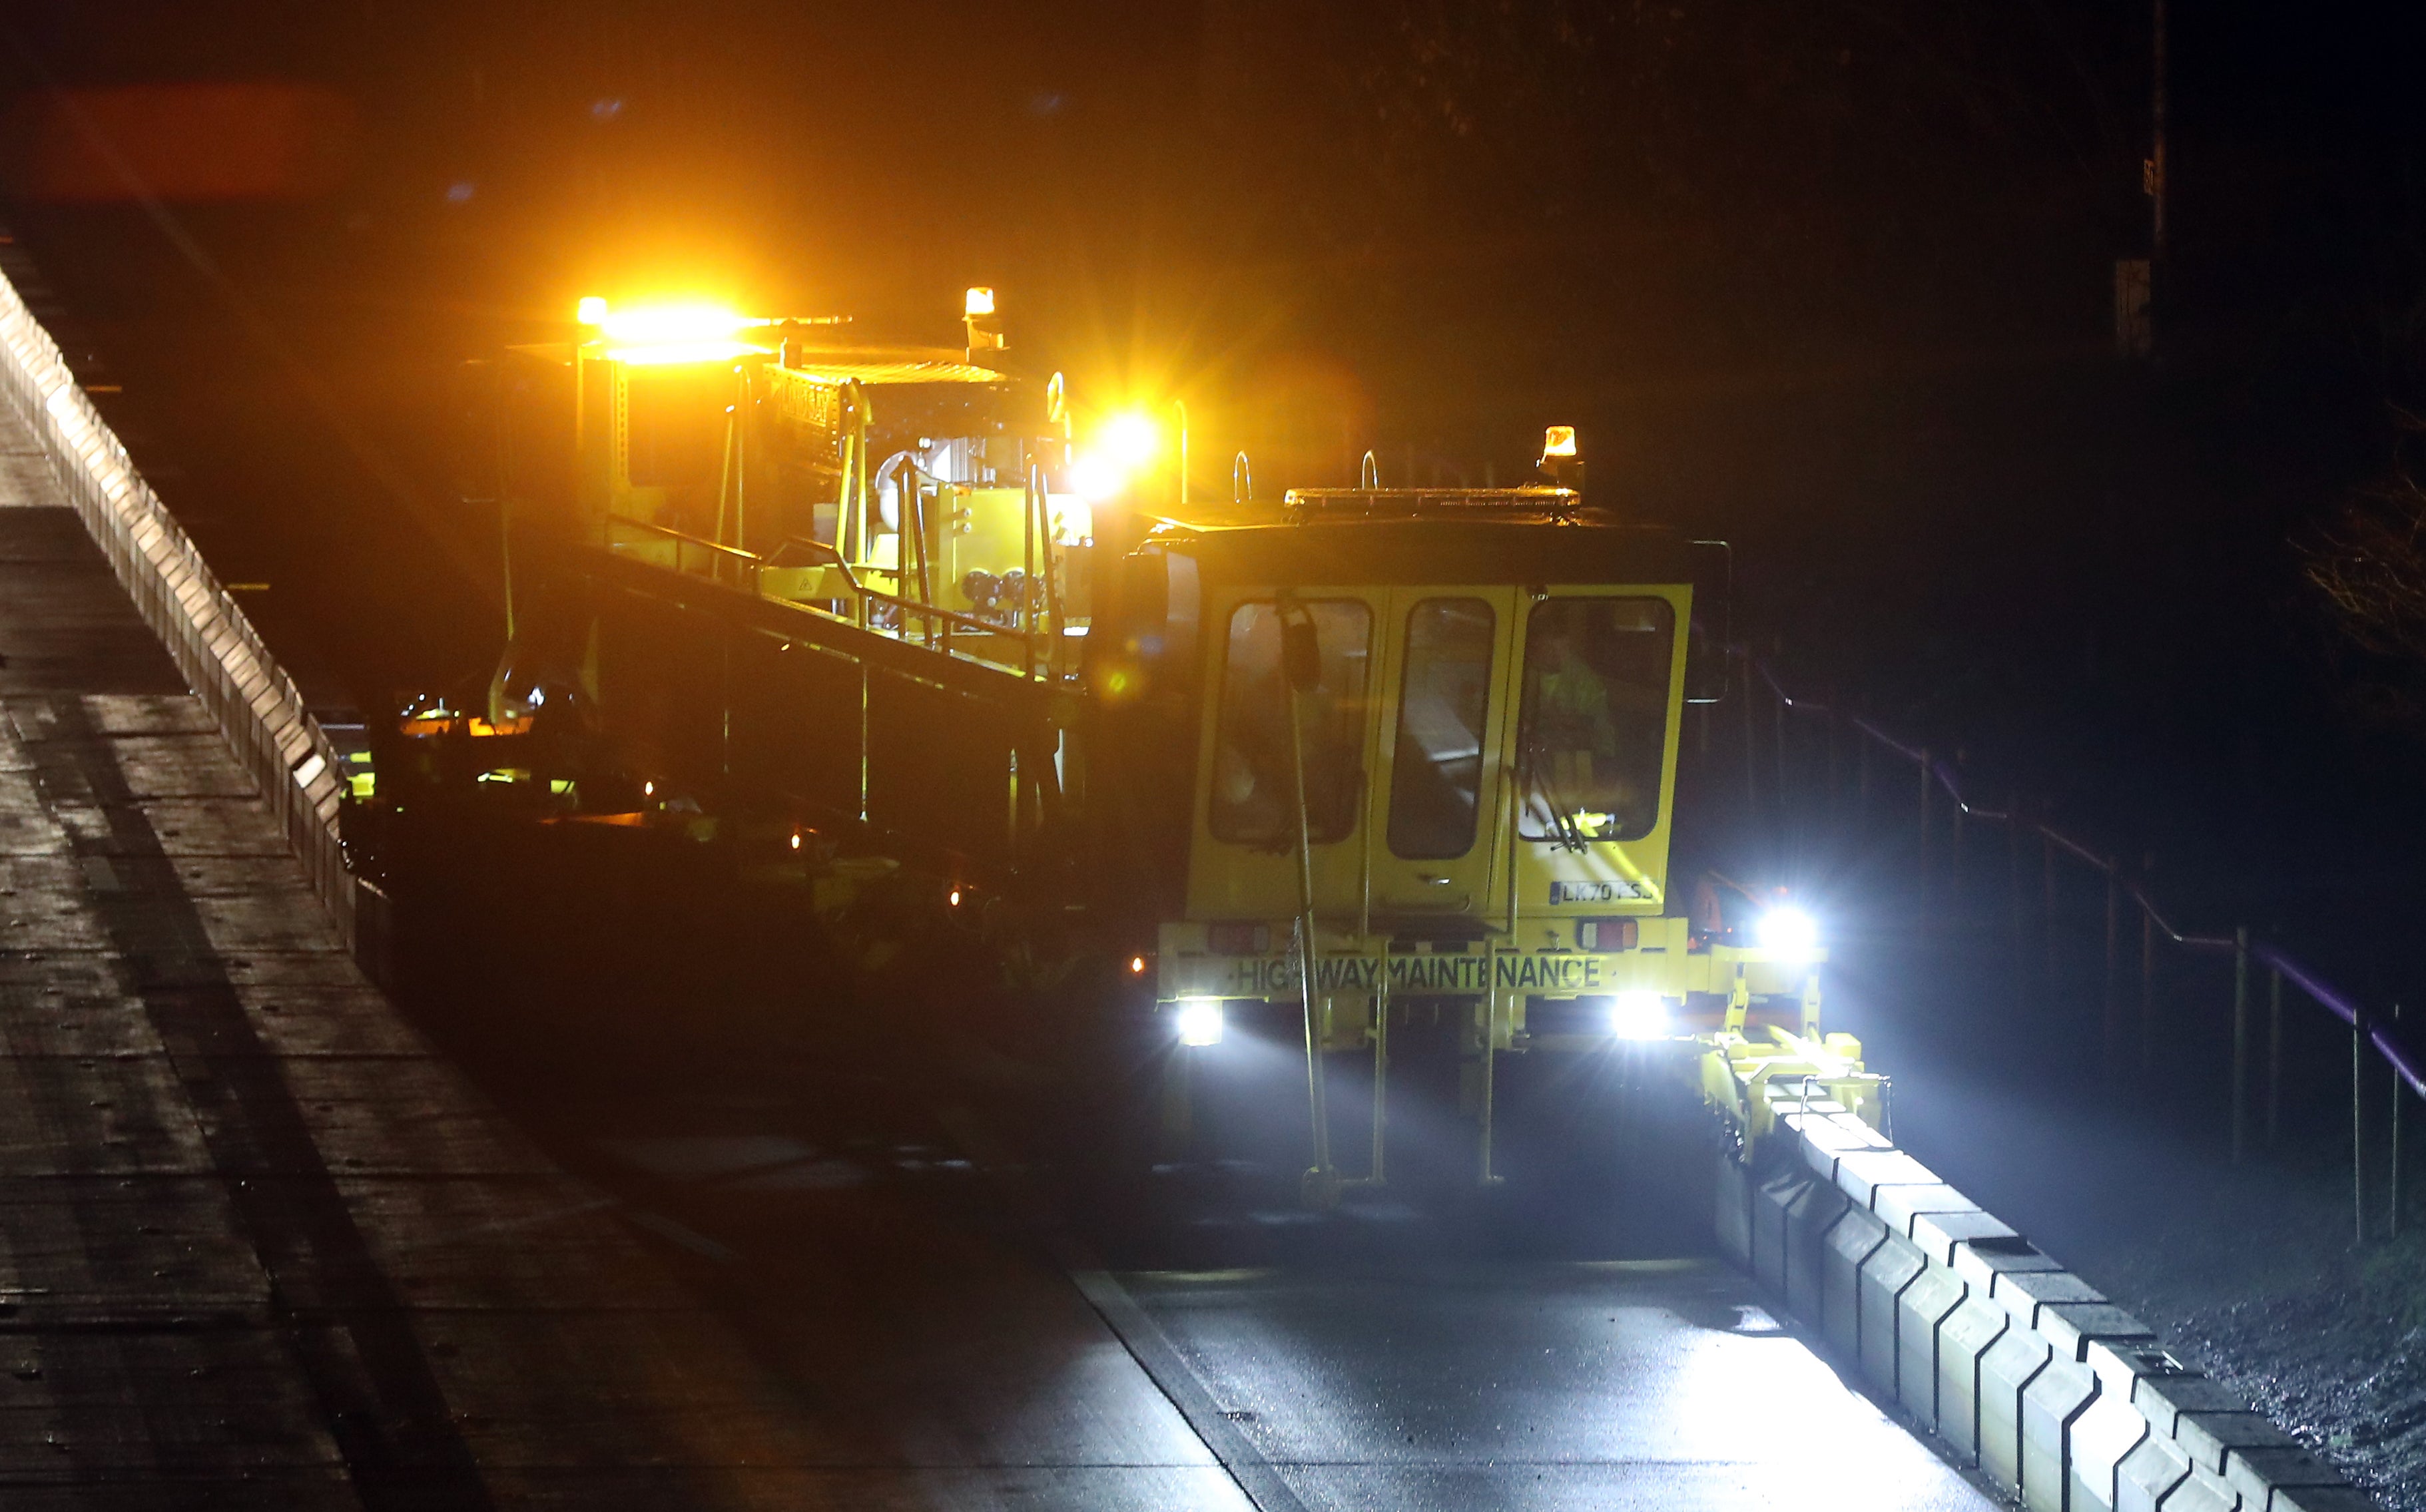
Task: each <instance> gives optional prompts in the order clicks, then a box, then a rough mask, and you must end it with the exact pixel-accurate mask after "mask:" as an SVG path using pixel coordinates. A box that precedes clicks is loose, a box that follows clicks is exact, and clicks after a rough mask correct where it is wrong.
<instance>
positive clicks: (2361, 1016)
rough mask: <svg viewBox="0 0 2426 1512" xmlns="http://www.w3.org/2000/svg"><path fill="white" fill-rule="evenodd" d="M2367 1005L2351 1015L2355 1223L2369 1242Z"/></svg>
mask: <svg viewBox="0 0 2426 1512" xmlns="http://www.w3.org/2000/svg"><path fill="white" fill-rule="evenodd" d="M2366 1054H2367V1009H2366V1008H2364V1007H2362V1008H2360V1009H2359V1010H2358V1011H2357V1012H2355V1013H2353V1014H2352V1015H2351V1224H2352V1228H2353V1238H2354V1240H2355V1242H2356V1243H2358V1244H2361V1245H2364V1244H2366V1243H2367V1083H2366V1081H2365V1079H2364V1072H2365V1071H2366V1070H2367V1066H2366V1059H2365V1057H2366Z"/></svg>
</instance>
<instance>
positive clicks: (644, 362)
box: [580, 295, 767, 366]
mask: <svg viewBox="0 0 2426 1512" xmlns="http://www.w3.org/2000/svg"><path fill="white" fill-rule="evenodd" d="M580 314H581V319H582V323H583V324H585V325H595V326H596V327H597V328H598V329H599V330H600V331H601V332H602V333H604V334H605V336H606V338H607V341H608V342H610V343H612V345H611V346H608V347H607V356H608V357H610V358H612V359H614V360H615V361H616V362H629V363H632V364H634V365H636V366H663V365H666V364H670V363H674V362H733V361H736V359H739V358H743V357H748V356H752V355H753V354H764V353H765V352H766V351H767V348H766V347H764V346H753V345H752V344H751V343H749V342H746V341H742V340H741V339H740V334H741V332H743V331H745V330H751V329H752V328H753V327H756V326H763V325H765V324H767V322H766V321H764V320H761V319H759V318H758V317H757V316H755V315H745V314H738V313H736V312H735V311H732V310H728V309H726V308H724V307H723V306H722V305H715V304H702V303H695V302H694V303H680V304H645V305H639V306H636V307H634V308H632V309H629V310H618V309H616V308H614V307H613V306H612V305H610V304H608V303H607V300H605V299H604V298H599V297H597V296H595V295H592V296H590V298H586V299H583V300H582V301H581V305H580ZM593 316H594V318H593Z"/></svg>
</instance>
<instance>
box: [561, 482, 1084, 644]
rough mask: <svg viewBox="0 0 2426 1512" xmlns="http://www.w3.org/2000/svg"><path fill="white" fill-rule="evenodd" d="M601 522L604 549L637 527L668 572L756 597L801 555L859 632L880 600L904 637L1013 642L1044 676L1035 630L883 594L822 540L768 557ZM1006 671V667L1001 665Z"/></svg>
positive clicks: (621, 518) (792, 540)
mask: <svg viewBox="0 0 2426 1512" xmlns="http://www.w3.org/2000/svg"><path fill="white" fill-rule="evenodd" d="M607 526H608V529H609V531H610V535H609V537H608V547H609V549H610V550H611V549H612V547H613V546H614V545H615V544H616V543H615V541H614V539H613V537H612V535H611V532H612V531H615V530H636V531H639V532H641V533H642V534H644V535H648V536H651V537H653V538H656V539H663V540H665V541H666V542H668V543H669V544H670V545H671V547H672V548H673V562H672V564H671V565H672V569H673V571H676V572H680V573H683V574H684V575H686V576H692V577H704V578H706V579H707V580H708V581H710V582H714V583H720V584H723V585H724V586H726V587H734V588H738V589H740V590H741V591H743V592H745V593H750V594H753V595H757V596H761V597H764V596H765V588H764V586H763V579H764V577H765V575H766V574H767V573H768V571H782V570H784V569H785V568H789V567H793V566H798V565H803V564H799V563H792V562H786V561H784V560H781V559H780V558H782V557H783V556H784V555H801V556H805V557H807V558H808V561H807V563H806V564H805V565H809V566H815V567H820V568H831V569H833V571H837V572H839V573H840V574H841V575H842V579H843V582H844V584H845V586H846V587H849V590H850V595H851V599H852V603H853V604H854V608H855V613H854V617H853V620H852V622H853V623H855V624H857V625H859V627H860V628H861V629H863V630H865V629H868V628H871V627H870V623H869V616H868V610H869V608H870V606H872V605H879V604H881V605H884V606H887V607H889V608H891V609H892V610H893V611H894V612H895V613H896V615H898V618H899V621H900V629H901V633H902V636H903V638H904V639H908V638H910V635H909V627H910V625H911V624H912V623H913V622H915V623H916V624H917V625H918V627H919V634H918V636H917V639H918V641H919V643H920V644H923V645H925V646H927V647H929V648H930V649H931V650H935V651H943V652H945V653H946V654H952V653H953V651H954V648H953V646H952V632H953V631H955V630H958V631H959V632H961V633H962V635H982V636H986V637H988V638H992V639H1001V640H1009V641H1015V642H1017V643H1018V645H1019V646H1020V651H1021V653H1020V662H1021V667H1020V668H1017V670H1020V671H1021V672H1022V675H1025V676H1027V677H1031V678H1033V677H1037V676H1041V675H1049V670H1048V668H1049V664H1046V663H1040V661H1039V658H1038V656H1037V645H1036V642H1037V639H1038V633H1037V632H1036V631H1035V630H1033V629H1030V628H1025V627H1022V626H1019V625H1016V624H1013V625H1005V624H1003V623H1001V622H1000V621H998V620H994V619H985V618H983V617H981V616H978V615H973V614H963V613H962V612H961V611H960V610H957V609H946V608H943V607H941V606H940V605H937V604H933V603H923V602H921V601H920V600H917V599H914V598H911V597H907V596H905V595H902V594H898V593H888V592H886V591H885V590H883V589H882V588H878V587H870V586H869V585H868V584H867V583H865V581H863V580H862V579H861V577H860V575H859V573H858V572H857V571H854V570H853V569H852V567H851V565H850V563H849V562H848V561H846V560H845V559H844V558H843V555H842V554H841V553H840V552H838V551H836V550H835V549H834V548H833V547H832V546H829V545H826V544H825V543H824V542H822V541H814V540H804V539H801V538H800V537H798V536H793V537H787V538H785V539H784V541H783V543H782V544H781V545H779V546H778V547H777V548H776V549H775V553H774V555H759V554H758V553H756V552H752V551H745V550H743V549H742V548H740V547H738V546H730V545H727V544H725V543H724V542H722V541H719V540H710V539H708V538H706V537H705V536H698V535H693V534H691V533H690V532H689V531H686V530H678V529H676V528H674V527H673V526H671V525H661V524H658V523H655V521H650V520H637V519H634V518H632V517H631V516H629V515H609V516H607ZM694 554H695V555H696V558H697V560H698V561H699V563H700V564H701V565H700V566H699V567H698V568H696V569H694V568H692V567H690V566H687V565H686V564H687V562H688V561H690V560H691V559H692V557H693V555H694ZM787 602H788V601H787ZM959 654H960V655H962V656H963V657H965V658H966V659H968V660H970V661H978V662H984V663H985V664H987V665H988V666H992V667H1006V668H1007V664H1005V663H1004V662H1002V661H1001V660H999V659H998V658H995V657H991V656H985V655H981V654H978V653H977V652H973V651H960V652H959ZM1007 669H1010V668H1007Z"/></svg>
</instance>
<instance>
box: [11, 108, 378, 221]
mask: <svg viewBox="0 0 2426 1512" xmlns="http://www.w3.org/2000/svg"><path fill="white" fill-rule="evenodd" d="M6 135H7V136H8V137H9V138H10V139H11V140H12V141H13V142H15V143H17V144H18V148H17V150H16V151H15V152H12V153H10V154H9V158H8V179H9V183H10V185H12V186H13V187H14V188H15V189H16V190H17V192H19V193H20V194H23V195H24V196H25V197H27V198H28V199H34V200H51V201H69V202H80V203H98V202H105V201H130V200H135V199H137V198H140V197H142V196H146V195H148V196H152V197H154V198H156V199H160V200H167V201H176V202H189V203H190V202H207V201H232V200H233V201H240V200H296V199H308V198H312V197H315V196H318V195H323V194H327V193H329V192H330V191H331V190H333V189H335V188H336V187H337V186H338V185H340V184H342V183H343V182H344V180H345V177H346V167H347V162H348V159H349V158H350V157H351V156H352V155H353V137H354V109H353V106H352V105H348V103H347V102H346V100H345V98H344V97H343V96H342V95H339V94H338V93H336V92H335V91H334V90H332V89H327V88H320V87H318V86H316V85H304V84H283V83H275V82H268V81H263V82H259V83H242V84H129V85H118V86H112V87H107V88H73V89H57V90H50V91H45V92H42V93H38V94H31V95H27V96H25V97H24V99H23V100H22V101H21V102H20V103H19V105H17V107H16V109H15V110H13V111H11V112H10V120H9V121H8V131H7V133H6Z"/></svg>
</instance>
